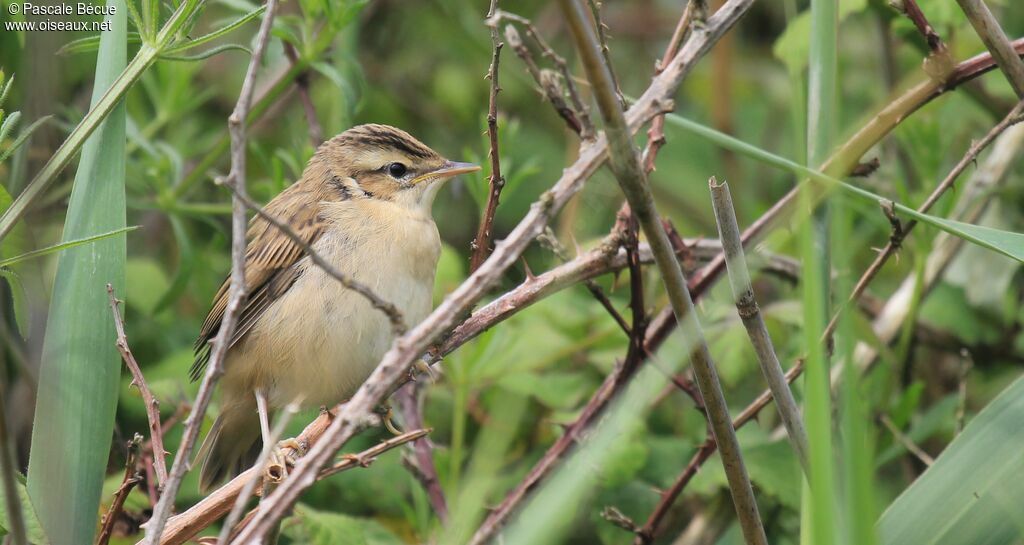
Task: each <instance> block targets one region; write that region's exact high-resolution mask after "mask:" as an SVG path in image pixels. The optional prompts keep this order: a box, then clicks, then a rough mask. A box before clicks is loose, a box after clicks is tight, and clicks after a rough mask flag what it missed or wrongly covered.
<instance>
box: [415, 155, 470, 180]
mask: <svg viewBox="0 0 1024 545" xmlns="http://www.w3.org/2000/svg"><path fill="white" fill-rule="evenodd" d="M478 170H480V165H474V164H473V163H460V162H458V161H445V162H444V164H443V165H441V167H440V168H438V169H436V170H432V171H430V172H427V173H425V174H421V175H419V176H417V177H415V178H413V179H412V181H411V182H410V183H411V184H412V185H417V184H421V183H423V182H432V181H435V180H447V179H448V178H452V177H455V176H458V175H459V174H468V173H470V172H476V171H478Z"/></svg>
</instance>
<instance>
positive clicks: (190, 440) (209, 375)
mask: <svg viewBox="0 0 1024 545" xmlns="http://www.w3.org/2000/svg"><path fill="white" fill-rule="evenodd" d="M276 7H277V0H267V9H266V12H265V13H264V15H263V22H262V23H261V24H260V29H259V32H258V33H257V36H256V46H255V47H254V48H253V52H252V58H250V59H249V67H248V68H247V69H246V73H245V79H244V80H243V81H242V90H241V91H240V92H239V96H238V102H237V103H236V104H235V109H234V111H232V112H231V116H230V117H229V118H228V129H229V131H230V132H231V170H230V171H229V172H228V180H229V181H230V183H231V185H232V187H233V189H234V191H235V196H234V198H233V199H232V213H231V289H230V292H229V295H228V302H227V307H226V308H225V309H224V318H223V319H222V320H221V324H220V331H219V332H218V333H217V337H216V338H215V339H214V341H213V349H212V350H211V355H210V361H209V362H208V363H207V367H206V374H205V376H203V381H202V383H201V384H200V386H199V393H197V394H196V400H195V403H193V404H192V411H191V412H190V414H189V416H188V419H187V420H186V422H185V432H184V434H183V435H182V438H181V444H180V446H179V447H178V452H177V454H175V456H174V464H173V465H172V466H171V471H170V473H169V475H168V478H167V483H166V485H165V486H164V490H163V493H162V494H161V496H160V501H159V502H157V504H156V506H155V507H154V508H153V516H152V518H150V520H149V523H148V524H147V528H146V540H145V543H146V544H147V545H156V544H157V543H159V542H160V535H161V534H162V533H163V529H164V525H165V524H166V523H167V518H168V517H169V516H170V514H171V510H172V508H173V507H174V500H175V498H176V496H177V495H178V488H179V487H180V486H181V481H182V479H183V478H184V477H185V472H186V471H188V466H189V459H191V457H192V449H193V447H194V446H195V443H196V439H198V437H199V428H200V427H201V426H202V423H203V419H204V417H205V415H206V409H207V407H208V406H209V405H210V400H211V399H212V398H213V388H214V386H215V385H216V383H217V380H218V379H219V378H220V375H222V374H223V372H224V371H223V364H224V357H225V356H226V355H227V351H228V344H229V342H230V339H231V335H232V334H234V330H235V325H236V323H237V321H238V315H239V312H240V311H241V307H242V302H243V300H244V299H245V294H246V288H245V247H246V224H247V223H248V221H247V219H246V210H247V207H246V205H245V203H244V202H243V201H242V199H241V196H245V195H246V192H245V149H246V142H247V134H246V131H247V119H248V115H249V108H250V107H251V106H252V97H253V92H254V90H255V87H256V72H257V70H258V69H259V65H260V60H261V59H262V58H263V52H264V51H265V50H266V47H267V42H269V41H270V28H271V26H272V25H273V22H274V12H275V8H276Z"/></svg>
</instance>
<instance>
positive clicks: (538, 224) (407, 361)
mask: <svg viewBox="0 0 1024 545" xmlns="http://www.w3.org/2000/svg"><path fill="white" fill-rule="evenodd" d="M752 3H753V0H728V1H727V2H726V3H725V4H724V5H723V6H722V7H721V8H720V9H719V10H718V11H717V12H716V13H715V15H714V16H712V17H711V18H710V19H709V20H708V24H707V25H705V26H704V27H703V28H701V29H699V30H696V31H695V32H694V34H693V36H692V37H691V39H690V40H688V42H687V45H686V46H685V47H683V48H682V49H681V50H680V52H679V54H678V55H676V57H674V58H673V60H672V62H671V63H670V64H669V66H667V67H666V69H665V71H664V72H663V73H662V74H661V75H660V76H658V77H657V78H655V79H654V81H653V82H652V83H651V86H650V87H648V89H647V91H646V92H644V93H643V95H642V96H641V97H640V98H639V99H637V101H636V103H635V104H634V105H633V106H632V107H631V108H630V110H629V112H628V114H627V116H626V118H627V122H628V127H629V130H630V131H631V132H635V131H636V130H637V129H638V128H639V127H640V126H641V124H643V123H646V122H647V121H649V120H650V119H651V118H652V117H653V116H654V115H655V113H657V112H661V111H664V110H665V108H666V106H667V105H668V103H669V102H670V100H669V98H668V97H670V96H671V95H673V94H674V93H675V91H676V90H677V89H678V87H679V84H680V83H681V82H682V80H683V78H684V77H685V76H686V75H687V74H688V73H689V71H690V70H691V69H692V67H693V66H694V64H695V62H696V61H697V60H698V59H699V58H701V57H702V56H703V55H704V54H705V53H706V52H707V51H708V50H709V49H710V47H711V46H712V45H713V44H714V43H715V41H716V40H717V39H718V38H719V37H721V35H722V34H723V33H724V32H725V31H726V30H727V29H729V28H731V27H732V25H733V24H735V22H736V21H737V20H738V19H739V17H740V16H741V15H742V14H743V13H745V12H746V10H747V9H749V7H750V5H751V4H752ZM606 151H607V144H606V142H605V141H604V140H603V139H602V138H597V139H596V140H595V141H594V142H593V143H585V144H584V145H583V146H582V147H581V149H580V150H579V157H578V158H577V160H576V162H575V163H574V164H573V165H571V166H569V167H568V168H566V169H565V170H563V172H562V176H561V178H560V179H559V181H558V182H557V183H556V184H555V185H554V186H553V187H552V188H551V189H550V190H548V191H546V192H544V193H543V194H542V195H541V197H540V199H539V200H538V201H537V202H535V203H534V204H533V205H532V206H531V208H530V211H529V212H528V213H527V214H526V216H525V217H524V218H523V219H522V220H521V221H520V222H519V225H517V226H516V227H515V228H514V229H513V230H512V231H511V232H510V233H509V235H508V236H507V237H506V238H505V239H504V240H502V241H501V242H500V243H498V244H497V247H496V248H495V251H494V252H493V253H492V254H491V257H490V258H489V259H487V261H485V262H484V264H483V265H481V266H480V268H479V269H477V270H476V272H474V273H473V274H471V275H470V276H469V278H467V279H466V280H465V281H464V282H463V283H462V284H461V285H459V287H457V288H456V289H455V290H454V291H453V292H451V293H450V294H448V297H446V298H445V300H444V301H443V302H442V303H441V304H440V305H439V306H438V307H437V308H436V309H435V310H434V311H433V312H432V313H431V314H430V315H429V316H427V318H426V319H424V320H423V321H422V322H420V323H419V324H418V325H417V326H416V327H415V328H414V329H412V330H410V331H409V332H408V333H407V334H405V335H404V336H402V337H401V338H399V339H396V340H395V342H394V344H393V345H392V348H391V349H390V350H389V351H388V352H387V353H386V354H385V355H384V357H383V358H382V360H381V363H380V364H379V365H378V366H377V368H376V369H375V370H374V372H373V373H372V374H371V375H370V377H369V378H368V379H367V380H366V381H365V382H364V383H363V385H362V386H361V387H360V388H359V390H358V391H357V392H356V394H355V395H354V396H353V397H352V398H351V399H350V400H349V402H348V403H347V404H345V406H344V407H343V408H342V409H341V414H340V415H339V417H338V418H337V419H336V420H335V422H333V423H332V424H331V428H330V430H329V431H328V432H327V433H326V434H325V435H324V437H323V439H321V441H320V442H319V443H317V445H316V446H314V447H313V448H312V449H311V450H310V451H309V452H308V453H307V454H306V455H305V456H304V457H303V458H302V459H301V460H300V461H299V463H298V464H297V465H296V467H295V471H293V472H292V474H291V475H290V476H289V477H288V479H286V480H285V481H284V482H283V483H281V485H280V486H278V487H277V489H276V490H275V491H274V492H273V494H271V496H270V497H268V499H267V501H265V502H263V504H262V505H261V507H260V510H259V511H258V512H257V513H256V515H255V516H254V517H253V520H252V523H251V524H250V525H249V526H248V527H247V528H246V529H245V531H243V532H242V533H241V534H240V535H239V539H240V540H242V541H243V542H250V541H253V540H259V539H262V537H263V536H265V535H266V533H267V532H268V531H269V530H270V529H271V528H272V527H273V526H274V525H275V524H276V521H278V520H279V519H280V518H281V517H282V516H284V514H285V513H286V512H287V511H288V509H290V507H291V506H292V505H294V504H295V502H296V501H298V498H299V496H300V495H301V494H302V492H303V491H304V490H306V489H307V488H308V487H309V486H311V485H312V484H313V482H314V481H315V475H316V472H317V471H318V469H319V468H320V467H322V466H324V465H325V464H327V462H328V461H329V460H330V459H331V457H332V456H333V454H334V453H335V452H337V451H338V449H339V448H341V447H342V446H343V445H344V444H345V442H346V441H348V440H349V439H350V438H351V437H352V436H353V434H354V433H356V431H357V430H358V429H359V428H360V425H361V423H362V422H364V421H365V419H366V418H367V417H368V416H369V415H370V414H372V410H373V408H374V407H376V406H377V405H378V404H379V403H380V401H381V400H382V399H383V398H384V396H386V395H387V394H389V393H390V392H391V391H392V388H393V387H394V386H395V385H396V384H397V383H398V382H400V381H401V380H402V379H403V377H405V376H407V375H408V371H409V369H410V368H411V366H412V364H413V363H414V362H415V361H416V360H417V359H418V358H419V357H420V356H421V355H422V354H423V353H424V352H425V351H426V350H427V349H428V348H429V347H430V346H431V344H432V343H433V342H434V341H435V340H436V339H437V338H438V337H439V336H441V335H443V334H444V333H445V332H446V331H448V330H449V328H451V327H452V326H454V325H455V323H456V320H457V318H458V317H459V316H462V315H464V314H465V313H466V312H467V311H468V310H469V308H470V307H471V306H472V305H473V304H474V303H475V302H476V301H477V300H479V299H480V297H482V296H483V295H484V294H485V293H486V291H487V290H488V289H489V288H490V287H491V286H493V285H494V284H495V283H496V282H498V281H499V280H500V279H501V277H502V275H503V273H504V271H506V270H507V269H508V268H509V267H511V266H513V265H514V264H515V263H517V262H518V259H519V256H520V255H522V252H523V251H524V250H525V249H526V247H527V246H528V245H529V244H530V242H531V241H532V240H533V239H535V238H536V237H537V236H538V235H540V234H541V233H542V232H543V229H544V226H545V225H547V223H548V222H549V221H550V219H551V218H552V217H553V216H554V214H555V213H557V211H558V210H560V209H561V208H562V206H564V205H565V203H566V202H568V200H569V199H571V198H572V197H573V196H574V195H575V194H576V193H577V192H578V191H579V189H580V188H581V187H582V185H583V182H584V180H586V178H587V177H589V176H590V175H592V174H593V173H594V172H595V171H596V169H597V167H598V166H599V165H600V164H601V162H602V161H603V159H604V155H605V152H606Z"/></svg>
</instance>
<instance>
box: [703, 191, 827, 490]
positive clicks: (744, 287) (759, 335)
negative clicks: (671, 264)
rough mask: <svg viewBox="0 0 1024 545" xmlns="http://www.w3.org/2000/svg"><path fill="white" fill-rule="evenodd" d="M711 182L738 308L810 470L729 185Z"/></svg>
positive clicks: (800, 457)
mask: <svg viewBox="0 0 1024 545" xmlns="http://www.w3.org/2000/svg"><path fill="white" fill-rule="evenodd" d="M709 185H710V187H711V202H712V203H713V204H714V209H715V219H716V220H717V222H718V235H719V237H720V239H721V240H722V247H723V248H724V249H725V260H726V266H727V267H728V270H729V280H730V284H732V293H733V297H735V298H736V310H737V311H738V313H739V316H740V320H742V321H743V326H744V327H745V328H746V330H747V335H748V336H749V337H750V344H752V345H753V346H754V352H755V353H756V354H757V361H758V363H760V364H761V372H762V373H763V374H764V378H765V381H767V382H768V389H769V390H771V392H772V397H774V398H775V406H776V408H778V410H779V416H780V417H781V418H782V422H783V424H785V426H786V431H787V432H788V433H789V442H790V443H791V444H792V445H793V450H794V451H795V452H796V457H797V459H798V460H799V461H800V465H801V466H803V468H804V472H805V473H806V472H807V471H808V469H807V468H808V465H807V460H808V457H807V455H808V450H807V432H806V431H805V430H804V423H803V419H802V418H801V417H800V409H799V408H798V407H797V404H796V400H795V399H793V392H791V391H790V389H789V385H788V384H787V383H786V379H785V377H783V374H782V365H780V364H779V357H778V355H777V354H776V353H775V347H774V346H773V345H772V338H771V335H769V333H768V326H767V325H765V323H764V317H762V316H761V309H760V308H758V305H757V300H756V299H755V298H754V289H753V287H752V286H751V284H750V272H749V271H747V260H746V257H745V256H744V255H743V244H742V243H741V242H740V228H739V224H737V222H736V213H735V212H734V210H733V205H732V196H731V195H730V194H729V185H728V184H726V183H724V182H723V183H721V184H719V183H718V181H717V180H715V178H711V180H710V182H709Z"/></svg>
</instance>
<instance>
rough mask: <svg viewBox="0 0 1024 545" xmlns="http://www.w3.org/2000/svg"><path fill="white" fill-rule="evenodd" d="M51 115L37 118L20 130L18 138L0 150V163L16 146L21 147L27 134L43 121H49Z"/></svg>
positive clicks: (30, 134)
mask: <svg viewBox="0 0 1024 545" xmlns="http://www.w3.org/2000/svg"><path fill="white" fill-rule="evenodd" d="M51 117H52V116H49V115H46V116H43V117H40V118H39V119H37V120H35V122H33V123H32V124H31V125H29V126H28V127H27V128H26V129H25V130H23V131H21V134H19V135H18V138H16V139H15V140H14V142H12V143H11V145H10V147H8V148H7V149H6V150H4V151H3V152H0V164H2V163H3V162H4V161H6V160H7V158H8V157H10V156H11V154H12V153H14V152H15V151H16V150H17V149H18V148H20V147H21V145H22V144H24V143H25V140H27V139H28V137H29V136H32V133H34V132H35V131H36V129H38V128H39V127H40V126H42V124H43V123H46V122H47V121H49V120H50V118H51ZM0 140H2V139H0Z"/></svg>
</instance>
